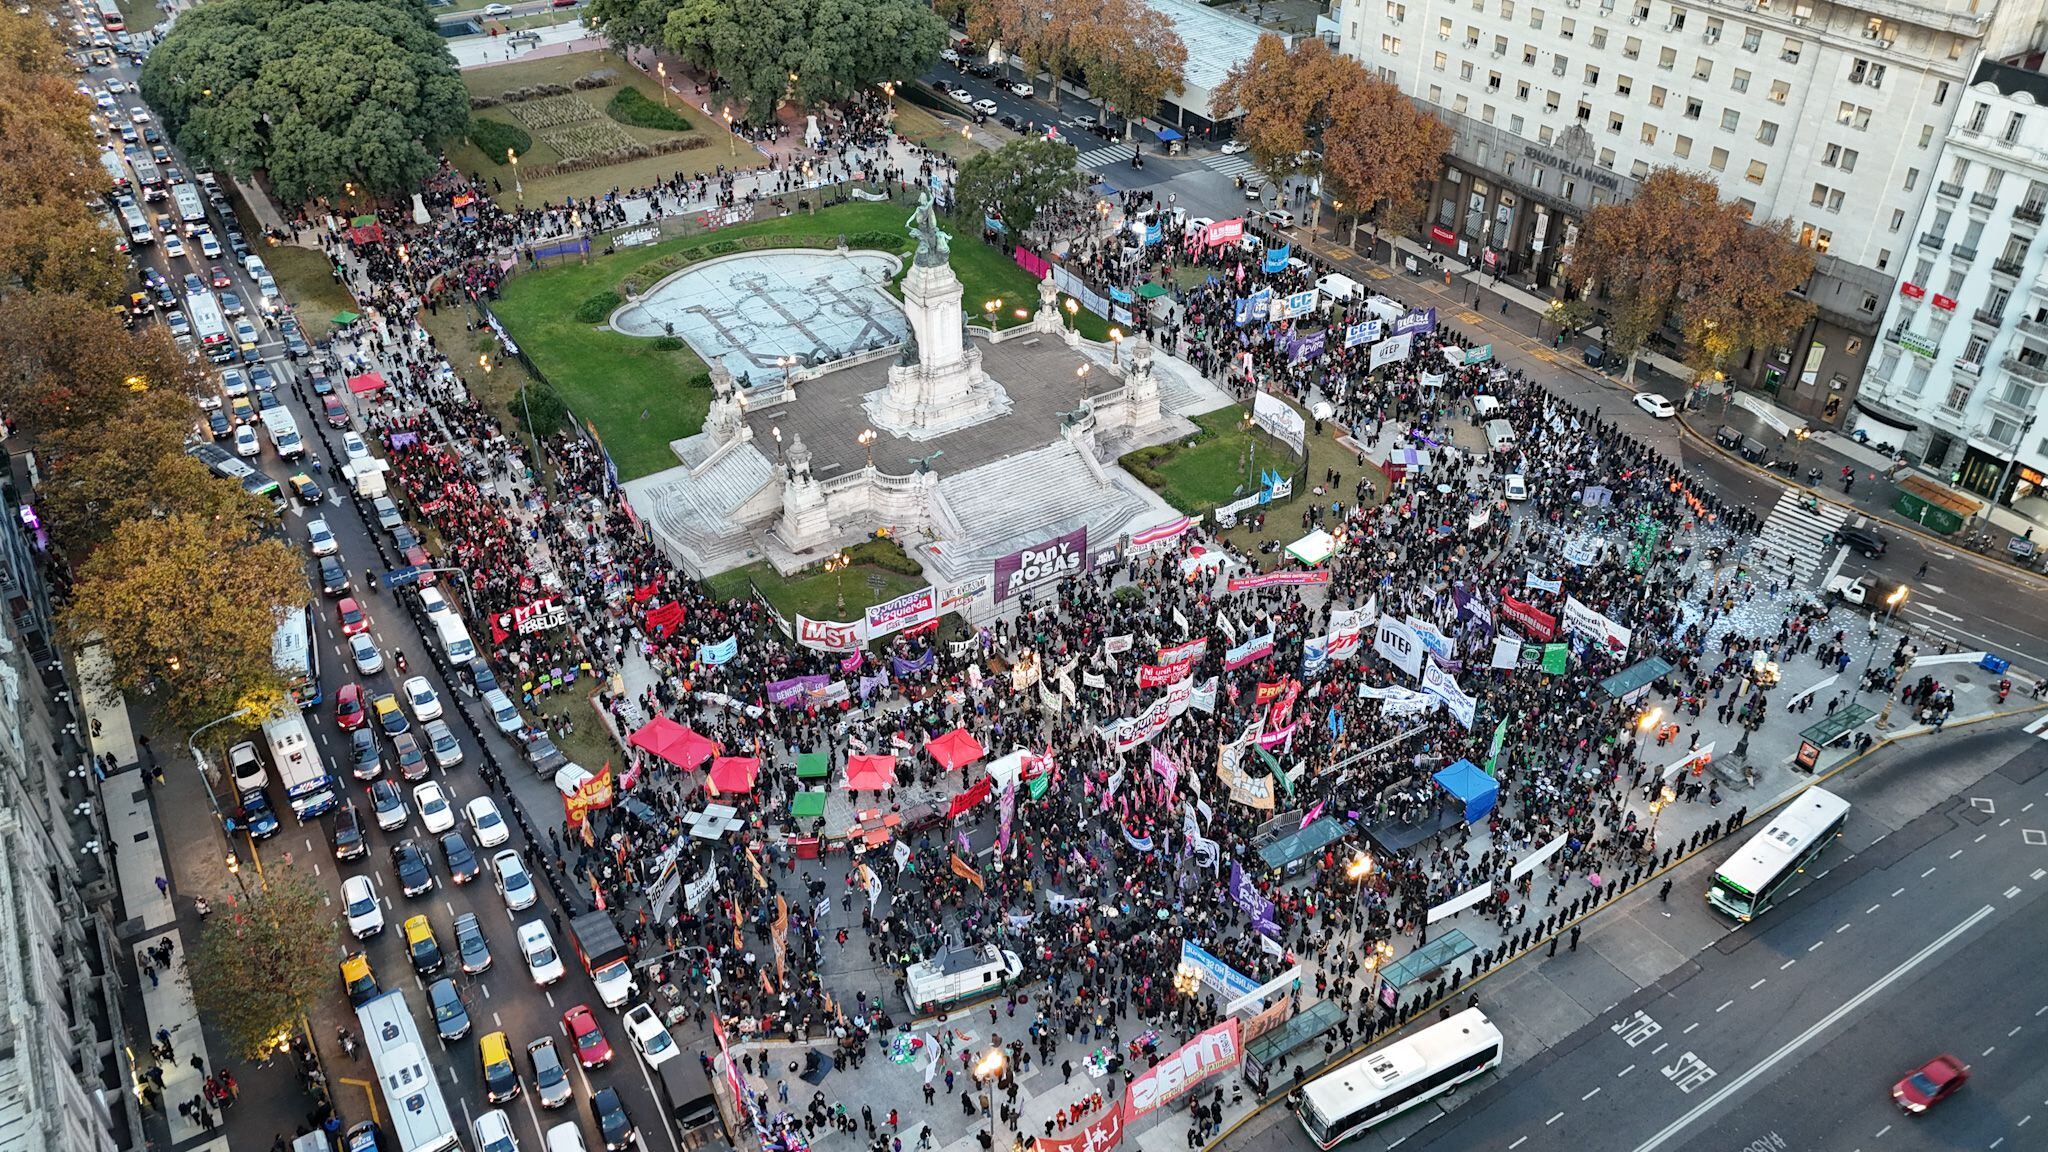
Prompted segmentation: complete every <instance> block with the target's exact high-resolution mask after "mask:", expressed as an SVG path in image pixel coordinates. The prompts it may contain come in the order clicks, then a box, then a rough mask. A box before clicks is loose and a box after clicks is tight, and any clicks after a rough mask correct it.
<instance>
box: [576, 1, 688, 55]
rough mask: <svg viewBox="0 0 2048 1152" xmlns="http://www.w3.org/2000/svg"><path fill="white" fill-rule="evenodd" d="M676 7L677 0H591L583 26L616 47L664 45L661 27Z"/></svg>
mask: <svg viewBox="0 0 2048 1152" xmlns="http://www.w3.org/2000/svg"><path fill="white" fill-rule="evenodd" d="M675 7H676V0H589V2H588V3H586V4H585V5H584V6H583V23H584V24H585V25H586V26H588V27H590V28H594V29H596V30H597V31H598V32H600V33H602V34H603V35H604V37H605V39H607V40H609V41H611V44H612V47H614V48H619V49H626V48H654V47H659V46H660V45H661V43H662V34H661V33H662V26H663V25H664V24H666V23H668V15H669V13H670V12H672V11H674V10H675Z"/></svg>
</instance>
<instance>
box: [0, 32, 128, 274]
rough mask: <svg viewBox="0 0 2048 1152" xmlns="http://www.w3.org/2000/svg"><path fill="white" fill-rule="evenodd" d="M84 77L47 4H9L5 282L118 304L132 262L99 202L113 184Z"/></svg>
mask: <svg viewBox="0 0 2048 1152" xmlns="http://www.w3.org/2000/svg"><path fill="white" fill-rule="evenodd" d="M76 83H77V81H76V79H75V78H74V77H73V75H72V73H71V70H70V65H69V63H68V62H67V61H66V60H65V58H64V49H63V46H62V45H61V44H59V43H58V42H57V39H56V37H55V35H54V34H53V33H52V31H51V28H50V26H49V25H48V24H47V23H45V22H44V20H43V17H42V14H41V13H40V12H38V11H36V10H34V9H32V8H23V9H21V10H20V11H16V10H14V9H12V8H9V9H8V10H7V11H5V12H0V292H7V291H20V292H60V293H61V292H78V293H83V294H85V295H87V296H89V297H91V298H92V299H93V300H94V301H96V302H98V303H101V304H112V303H114V302H115V301H117V300H119V299H120V294H121V290H122V285H123V284H124V282H125V279H126V274H127V269H126V268H125V267H124V266H123V264H122V261H121V254H120V251H119V250H118V248H117V244H118V240H117V238H116V237H115V236H114V235H113V234H112V233H111V232H109V231H108V230H107V228H106V226H105V225H104V224H103V223H102V221H101V219H100V217H99V216H98V215H97V214H96V213H95V212H94V210H93V208H94V205H95V202H96V201H97V199H98V197H99V196H101V195H103V194H105V193H106V192H107V191H108V190H109V189H108V185H107V176H106V170H105V169H104V168H102V167H101V166H100V162H99V156H98V153H99V145H98V144H97V143H96V142H95V141H94V139H93V133H92V119H91V118H92V101H91V100H89V99H87V98H86V97H85V96H82V95H80V94H79V92H78V90H77V89H76V87H75V84H76Z"/></svg>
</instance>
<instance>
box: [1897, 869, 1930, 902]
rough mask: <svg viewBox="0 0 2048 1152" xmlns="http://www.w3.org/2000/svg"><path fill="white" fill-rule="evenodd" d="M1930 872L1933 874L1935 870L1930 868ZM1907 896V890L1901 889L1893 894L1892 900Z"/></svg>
mask: <svg viewBox="0 0 2048 1152" xmlns="http://www.w3.org/2000/svg"><path fill="white" fill-rule="evenodd" d="M1928 871H1929V872H1932V871H1934V869H1932V868H1929V869H1928ZM1905 894H1906V890H1905V889H1904V888H1901V889H1899V890H1898V891H1897V892H1894V893H1892V899H1894V900H1897V899H1898V898H1899V897H1901V896H1904V895H1905Z"/></svg>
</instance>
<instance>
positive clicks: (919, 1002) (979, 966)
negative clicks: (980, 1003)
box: [903, 944, 1024, 1015]
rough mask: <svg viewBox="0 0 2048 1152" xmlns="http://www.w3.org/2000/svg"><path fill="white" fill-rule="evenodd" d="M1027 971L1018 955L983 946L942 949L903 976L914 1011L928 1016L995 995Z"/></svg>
mask: <svg viewBox="0 0 2048 1152" xmlns="http://www.w3.org/2000/svg"><path fill="white" fill-rule="evenodd" d="M1023 972H1024V962H1023V961H1021V960H1019V959H1017V954H1016V953H1015V952H1011V951H1009V950H1008V949H999V948H997V947H996V946H995V945H993V944H983V945H980V946H979V947H973V948H945V949H941V950H940V952H939V954H938V955H936V956H933V957H932V958H931V959H929V960H920V961H918V962H917V963H915V964H912V965H911V966H909V967H908V968H905V969H904V970H903V976H904V983H905V984H906V985H907V990H908V992H909V996H910V1010H911V1011H912V1012H914V1013H917V1014H918V1015H925V1014H927V1013H931V1012H943V1011H946V1010H947V1009H949V1008H953V1007H957V1006H959V1005H961V1004H966V1003H968V1002H970V1001H974V1000H979V999H982V998H983V997H986V996H993V995H995V994H996V993H997V992H1000V991H1002V990H1003V989H1004V988H1007V987H1009V986H1010V985H1011V984H1014V983H1016V982H1017V978H1018V977H1019V976H1021V975H1023Z"/></svg>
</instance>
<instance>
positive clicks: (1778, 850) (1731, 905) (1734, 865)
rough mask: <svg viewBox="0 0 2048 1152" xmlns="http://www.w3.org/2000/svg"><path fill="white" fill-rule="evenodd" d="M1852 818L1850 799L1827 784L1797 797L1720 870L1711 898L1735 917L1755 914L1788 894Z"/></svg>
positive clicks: (1744, 918) (1711, 891) (1708, 898)
mask: <svg viewBox="0 0 2048 1152" xmlns="http://www.w3.org/2000/svg"><path fill="white" fill-rule="evenodd" d="M1848 818H1849V802H1848V801H1847V800H1844V799H1842V798H1841V797H1840V796H1837V795H1835V794H1834V793H1832V792H1830V791H1828V790H1827V789H1825V788H1808V789H1807V790H1806V791H1804V792H1801V793H1800V794H1799V795H1797V796H1794V797H1793V798H1792V802H1791V803H1790V804H1787V805H1785V810H1784V811H1782V812H1780V813H1778V815H1777V816H1776V817H1775V818H1774V819H1772V821H1771V822H1770V825H1769V826H1768V827H1766V828H1765V829H1764V830H1763V831H1761V832H1759V833H1757V834H1756V835H1755V836H1752V837H1750V840H1749V843H1747V844H1744V845H1743V846H1742V849H1741V851H1739V852H1737V853H1736V854H1735V855H1733V856H1731V857H1729V859H1728V862H1727V863H1726V864H1723V865H1721V870H1720V871H1718V872H1716V873H1714V884H1713V887H1711V888H1708V889H1707V903H1709V904H1712V905H1713V906H1714V907H1716V908H1719V909H1720V910H1721V911H1723V912H1726V913H1727V914H1728V915H1730V916H1733V917H1735V918H1736V919H1737V920H1749V919H1752V918H1754V917H1756V916H1758V915H1760V914H1761V913H1763V912H1764V911H1765V910H1767V909H1769V908H1770V906H1771V905H1773V904H1776V903H1777V902H1778V901H1779V900H1780V899H1783V898H1784V897H1785V896H1786V895H1787V890H1788V889H1790V887H1791V886H1792V881H1793V879H1794V878H1795V877H1797V876H1798V875H1799V874H1800V873H1801V872H1804V871H1805V870H1806V866H1807V864H1809V863H1811V862H1812V860H1813V858H1814V857H1816V856H1818V855H1820V854H1821V852H1822V851H1823V850H1824V849H1826V848H1827V846H1828V845H1829V844H1832V843H1834V840H1835V837H1837V836H1840V835H1841V834H1842V824H1843V822H1844V821H1846V820H1847V819H1848Z"/></svg>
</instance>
